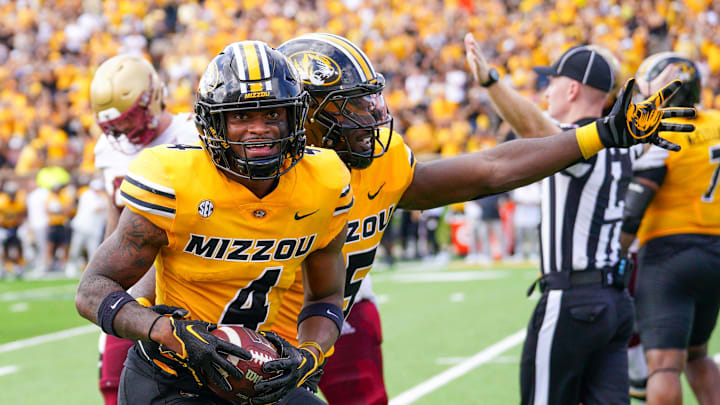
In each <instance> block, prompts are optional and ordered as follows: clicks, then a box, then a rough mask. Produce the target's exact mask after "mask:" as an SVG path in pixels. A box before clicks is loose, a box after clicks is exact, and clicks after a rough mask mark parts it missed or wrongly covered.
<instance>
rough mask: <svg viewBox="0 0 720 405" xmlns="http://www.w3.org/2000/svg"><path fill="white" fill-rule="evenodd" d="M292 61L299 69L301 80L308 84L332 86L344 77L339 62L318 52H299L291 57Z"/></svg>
mask: <svg viewBox="0 0 720 405" xmlns="http://www.w3.org/2000/svg"><path fill="white" fill-rule="evenodd" d="M290 61H291V62H292V63H293V65H294V66H295V68H296V69H297V71H298V74H299V75H300V80H302V82H303V83H306V84H311V85H313V86H330V85H333V84H335V83H337V82H338V81H339V80H340V77H341V76H342V71H341V70H340V66H338V63H337V62H335V61H334V60H332V59H330V58H328V57H327V56H325V55H322V54H320V53H317V52H310V51H303V52H298V53H295V54H293V55H290Z"/></svg>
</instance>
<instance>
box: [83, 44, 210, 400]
mask: <svg viewBox="0 0 720 405" xmlns="http://www.w3.org/2000/svg"><path fill="white" fill-rule="evenodd" d="M164 92H165V89H164V85H163V83H162V82H161V81H160V77H159V76H158V73H157V72H156V71H155V69H154V68H153V66H152V65H151V64H150V62H148V61H147V60H145V59H143V58H142V57H139V56H136V55H117V56H114V57H112V58H110V59H108V60H107V61H105V62H103V63H102V64H101V65H100V66H99V67H98V69H97V71H96V72H95V76H94V77H93V80H92V84H91V86H90V103H91V106H92V111H93V115H94V116H95V120H96V122H97V123H98V125H99V126H100V128H102V130H103V135H102V136H101V137H100V139H99V140H98V143H97V145H96V146H95V167H96V168H97V169H99V170H101V171H102V174H103V179H104V182H105V190H106V191H107V193H108V194H109V195H110V196H111V207H110V210H109V214H108V223H107V227H106V230H105V235H106V236H107V235H110V233H112V231H113V230H114V229H115V227H116V226H117V221H118V218H119V217H120V212H121V211H122V209H123V206H124V204H123V202H122V201H121V199H120V196H119V188H120V184H121V183H122V180H123V178H124V177H125V174H126V172H127V169H128V165H129V164H130V162H131V161H132V160H133V159H135V157H137V155H139V154H140V152H141V151H142V150H143V149H144V148H146V147H152V146H156V145H161V144H190V143H194V142H197V141H199V138H198V135H197V129H196V128H195V124H194V123H193V120H192V115H191V114H190V113H181V114H175V115H174V114H172V113H171V112H170V111H168V110H166V109H165V104H164V102H163V96H164ZM154 275H155V272H153V271H151V272H148V276H149V277H152V278H154ZM148 284H149V285H154V279H153V280H149V282H148ZM149 291H152V290H149ZM148 295H150V296H148ZM134 296H135V297H136V298H138V301H140V302H141V303H142V304H144V305H150V304H151V303H152V301H153V299H154V294H147V293H144V294H142V295H140V296H138V295H134ZM132 344H133V342H132V341H130V340H125V339H119V338H116V337H114V336H107V335H105V334H104V333H103V334H102V335H101V336H100V344H99V346H100V392H101V393H102V395H103V398H104V400H105V404H106V405H115V404H117V390H118V385H119V383H120V373H121V372H122V367H123V362H124V361H125V357H126V356H127V351H128V349H130V347H131V346H132Z"/></svg>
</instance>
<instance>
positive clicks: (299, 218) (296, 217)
mask: <svg viewBox="0 0 720 405" xmlns="http://www.w3.org/2000/svg"><path fill="white" fill-rule="evenodd" d="M318 211H320V210H315V211H313V212H311V213H309V214H305V215H298V213H297V212H296V213H295V220H296V221H299V220H301V219H303V218H305V217H309V216H310V215H312V214H314V213H316V212H318Z"/></svg>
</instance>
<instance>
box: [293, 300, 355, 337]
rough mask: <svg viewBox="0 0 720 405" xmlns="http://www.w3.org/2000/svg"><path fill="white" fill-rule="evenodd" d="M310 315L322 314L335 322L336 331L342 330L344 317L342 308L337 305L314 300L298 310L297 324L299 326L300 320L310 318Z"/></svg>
mask: <svg viewBox="0 0 720 405" xmlns="http://www.w3.org/2000/svg"><path fill="white" fill-rule="evenodd" d="M311 316H324V317H325V318H328V319H330V320H331V321H333V322H335V326H337V328H338V332H341V331H342V326H343V321H344V320H345V318H344V317H343V313H342V309H340V307H338V306H337V305H333V304H328V303H326V302H316V303H314V304H310V305H308V306H306V307H305V308H303V309H302V311H300V315H298V320H297V323H298V326H300V324H301V323H302V321H304V320H306V319H308V318H310V317H311Z"/></svg>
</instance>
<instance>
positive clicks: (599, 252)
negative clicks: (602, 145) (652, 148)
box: [540, 119, 642, 274]
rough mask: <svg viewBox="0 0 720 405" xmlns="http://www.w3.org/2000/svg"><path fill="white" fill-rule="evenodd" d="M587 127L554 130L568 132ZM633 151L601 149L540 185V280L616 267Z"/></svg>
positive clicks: (638, 149)
mask: <svg viewBox="0 0 720 405" xmlns="http://www.w3.org/2000/svg"><path fill="white" fill-rule="evenodd" d="M592 121H593V120H591V119H584V120H580V121H578V123H577V125H573V124H570V125H567V124H561V125H560V126H561V128H563V129H570V128H574V127H577V126H578V125H584V124H587V123H590V122H592ZM639 151H642V148H633V149H603V150H601V151H600V152H598V153H597V154H596V155H595V156H593V157H592V158H590V159H588V160H582V161H580V162H578V163H575V164H574V165H572V166H569V167H567V168H565V169H563V170H562V171H560V172H558V173H556V174H554V175H552V176H550V177H548V178H546V179H544V180H543V181H542V220H541V223H540V266H541V270H542V273H543V274H547V273H549V272H553V271H570V270H592V269H601V268H605V267H611V266H615V265H616V264H617V263H618V261H619V260H620V227H621V225H622V215H623V208H624V206H625V201H624V200H625V192H626V191H627V186H628V184H629V183H630V180H631V178H632V162H633V161H634V159H635V157H637V155H638V154H639V153H638V152H639Z"/></svg>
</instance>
